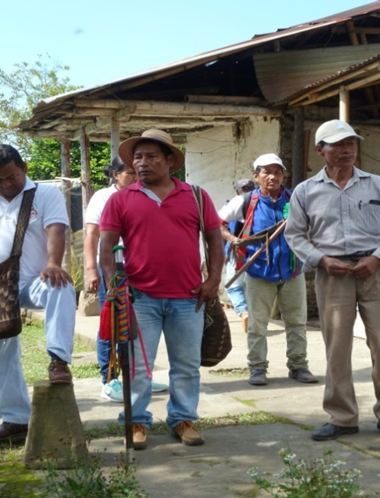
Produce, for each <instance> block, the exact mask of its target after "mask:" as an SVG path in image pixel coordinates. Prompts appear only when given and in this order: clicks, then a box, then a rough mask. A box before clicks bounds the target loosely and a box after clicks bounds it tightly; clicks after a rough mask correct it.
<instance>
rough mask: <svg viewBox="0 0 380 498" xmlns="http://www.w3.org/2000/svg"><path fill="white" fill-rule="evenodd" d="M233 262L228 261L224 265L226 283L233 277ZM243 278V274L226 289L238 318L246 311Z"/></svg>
mask: <svg viewBox="0 0 380 498" xmlns="http://www.w3.org/2000/svg"><path fill="white" fill-rule="evenodd" d="M235 273H236V271H235V262H234V261H233V262H231V261H228V262H227V265H226V283H227V282H228V281H229V280H230V279H231V278H232V277H233V276H234V275H235ZM244 277H245V272H243V273H242V274H241V275H240V277H239V278H238V279H236V280H235V282H234V283H233V284H232V285H231V286H230V287H229V288H228V289H227V294H228V297H229V298H230V301H231V303H232V306H233V307H234V310H235V313H237V314H238V315H239V316H240V315H241V314H242V313H243V312H244V311H247V310H248V306H247V302H246V300H245V295H244Z"/></svg>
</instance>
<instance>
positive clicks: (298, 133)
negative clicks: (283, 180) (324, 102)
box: [292, 108, 305, 189]
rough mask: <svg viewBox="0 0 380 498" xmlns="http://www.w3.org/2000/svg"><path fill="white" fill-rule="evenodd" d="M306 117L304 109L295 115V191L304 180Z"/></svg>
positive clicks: (293, 171) (293, 173)
mask: <svg viewBox="0 0 380 498" xmlns="http://www.w3.org/2000/svg"><path fill="white" fill-rule="evenodd" d="M304 146H305V141H304V115H303V109H301V108H299V109H296V110H295V113H294V138H293V161H292V162H293V164H292V188H293V189H294V188H295V187H296V186H297V185H298V184H299V183H301V182H302V181H303V180H304V179H305V178H304V158H305V150H304Z"/></svg>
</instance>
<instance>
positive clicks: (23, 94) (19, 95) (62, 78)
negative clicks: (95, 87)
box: [0, 54, 79, 159]
mask: <svg viewBox="0 0 380 498" xmlns="http://www.w3.org/2000/svg"><path fill="white" fill-rule="evenodd" d="M14 68H15V69H14V71H12V72H10V73H8V74H7V73H6V72H5V71H3V70H2V69H1V68H0V139H1V141H2V142H6V143H10V144H12V145H14V146H15V147H16V148H17V149H19V150H20V152H21V153H22V154H23V155H24V157H26V158H27V159H29V152H30V148H31V146H32V144H33V142H34V139H32V138H30V137H28V136H27V135H26V134H25V133H22V132H19V131H17V130H16V128H17V126H18V124H19V123H20V122H21V121H23V120H24V119H28V118H30V116H31V115H32V112H33V108H34V107H35V105H36V104H37V102H39V101H40V100H42V99H46V98H48V97H53V96H54V95H58V94H60V93H65V92H69V91H71V90H75V89H76V88H79V87H75V86H74V85H71V84H70V80H69V77H68V76H66V73H67V71H69V67H68V66H64V65H62V64H61V63H59V62H58V63H57V62H54V61H53V60H52V59H51V57H50V56H49V55H48V54H47V55H45V56H42V55H38V57H37V60H36V61H35V62H34V63H33V64H29V63H28V62H21V63H17V64H15V65H14ZM62 73H64V75H62Z"/></svg>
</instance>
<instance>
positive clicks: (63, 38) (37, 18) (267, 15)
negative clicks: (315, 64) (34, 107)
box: [0, 0, 369, 87]
mask: <svg viewBox="0 0 380 498" xmlns="http://www.w3.org/2000/svg"><path fill="white" fill-rule="evenodd" d="M2 3H3V5H2V7H1V12H2V19H3V22H2V29H1V31H2V50H1V55H0V69H2V70H3V71H5V72H6V73H9V72H11V71H13V70H14V69H15V67H14V65H15V64H17V63H21V62H27V63H28V64H30V65H33V64H34V62H35V61H36V60H37V59H38V56H39V55H42V56H43V59H45V58H46V59H48V57H47V56H49V57H50V59H51V64H62V65H67V66H69V67H70V69H69V71H67V72H65V73H62V76H63V75H64V76H68V77H69V78H70V83H71V84H73V85H79V86H85V87H87V86H94V85H98V84H102V83H106V82H108V81H112V80H115V79H118V78H122V77H125V76H129V75H132V74H135V73H139V72H141V71H145V70H148V69H152V68H153V67H157V66H161V65H166V64H169V63H171V62H175V61H179V60H181V59H184V58H186V57H191V56H194V55H198V54H200V53H203V52H208V51H210V50H215V49H219V48H222V47H226V46H228V45H233V44H235V43H239V42H243V41H247V40H249V39H250V38H252V36H254V35H259V34H265V33H271V32H275V31H277V29H280V28H289V27H290V26H294V25H296V24H300V23H303V22H308V21H312V20H316V19H320V18H322V17H326V16H329V15H332V14H337V13H340V12H343V11H345V10H349V9H353V8H355V7H360V6H362V5H365V4H367V3H369V2H366V1H365V0H364V1H363V0H362V1H360V0H319V1H318V2H311V1H308V0H306V1H303V2H302V1H301V0H288V1H285V0H235V1H234V0H218V1H217V0H191V1H189V2H184V1H183V0H182V1H174V0H167V1H166V0H161V1H153V0H144V1H141V0H140V1H139V0H133V1H132V0H64V1H63V2H62V0H34V1H33V2H31V1H26V0H13V1H6V2H5V0H3V2H2Z"/></svg>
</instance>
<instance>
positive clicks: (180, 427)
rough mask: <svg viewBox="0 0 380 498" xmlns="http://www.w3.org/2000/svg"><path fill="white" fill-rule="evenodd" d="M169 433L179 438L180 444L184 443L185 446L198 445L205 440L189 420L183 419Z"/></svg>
mask: <svg viewBox="0 0 380 498" xmlns="http://www.w3.org/2000/svg"><path fill="white" fill-rule="evenodd" d="M171 435H172V437H176V438H178V439H180V440H181V441H182V444H186V445H187V446H199V445H200V444H204V442H205V440H204V437H203V436H202V434H201V433H200V432H198V431H197V429H196V428H195V427H194V425H193V423H192V422H190V421H189V420H184V421H183V422H180V423H179V424H177V425H176V426H175V427H173V428H172V432H171Z"/></svg>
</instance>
